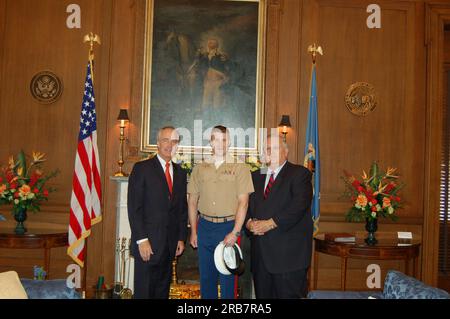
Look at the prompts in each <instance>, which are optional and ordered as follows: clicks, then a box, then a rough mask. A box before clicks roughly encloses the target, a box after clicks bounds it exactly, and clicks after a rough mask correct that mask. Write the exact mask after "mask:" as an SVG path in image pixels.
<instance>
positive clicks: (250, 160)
mask: <svg viewBox="0 0 450 319" xmlns="http://www.w3.org/2000/svg"><path fill="white" fill-rule="evenodd" d="M245 163H246V164H247V165H248V166H249V167H250V171H251V172H252V173H253V172H255V171H257V170H258V169H260V168H261V166H262V163H261V161H260V160H259V157H257V156H246V157H245Z"/></svg>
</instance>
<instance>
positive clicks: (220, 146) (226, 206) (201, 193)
mask: <svg viewBox="0 0 450 319" xmlns="http://www.w3.org/2000/svg"><path fill="white" fill-rule="evenodd" d="M210 143H211V147H212V149H213V155H212V156H211V157H210V158H207V159H206V160H205V161H204V162H203V163H199V164H197V165H196V166H195V167H194V169H193V171H192V174H191V177H190V180H189V184H188V190H187V191H188V193H189V221H190V224H191V237H190V243H191V245H192V247H194V248H198V257H199V268H200V293H201V295H202V298H204V299H217V298H218V291H217V282H218V279H219V282H220V288H221V298H222V299H233V298H234V283H235V276H233V275H223V274H220V273H219V272H218V270H217V269H216V267H215V264H214V250H215V248H216V247H217V245H218V244H219V243H220V242H221V241H223V242H224V243H225V245H227V246H233V245H234V244H235V243H236V241H237V240H238V238H239V237H240V235H241V229H242V226H243V224H244V221H245V217H246V213H247V208H248V199H249V194H250V193H252V192H253V191H254V189H253V182H252V178H251V174H250V169H249V168H248V166H247V165H246V164H245V163H243V162H239V161H238V160H237V159H236V158H235V157H233V156H231V155H230V154H228V149H229V146H230V137H229V132H228V130H227V129H226V128H225V127H223V126H216V127H214V128H213V130H212V133H211V141H210Z"/></svg>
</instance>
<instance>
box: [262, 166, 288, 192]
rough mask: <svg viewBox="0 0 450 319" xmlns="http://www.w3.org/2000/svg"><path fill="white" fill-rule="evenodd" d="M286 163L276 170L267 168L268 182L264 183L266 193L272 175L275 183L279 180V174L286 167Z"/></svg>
mask: <svg viewBox="0 0 450 319" xmlns="http://www.w3.org/2000/svg"><path fill="white" fill-rule="evenodd" d="M286 162H287V161H284V163H283V164H281V165H280V166H278V167H277V168H276V169H275V170H271V169H270V168H269V167H268V168H267V175H266V182H265V183H264V191H265V190H266V187H267V184H269V180H270V175H272V173H273V180H274V181H275V180H276V179H277V176H278V173H280V171H281V169H282V168H283V166H284V165H286Z"/></svg>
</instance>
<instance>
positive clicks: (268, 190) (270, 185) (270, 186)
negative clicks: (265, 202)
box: [264, 173, 275, 199]
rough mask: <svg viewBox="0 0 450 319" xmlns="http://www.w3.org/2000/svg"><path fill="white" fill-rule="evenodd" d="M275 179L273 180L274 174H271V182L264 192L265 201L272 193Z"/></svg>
mask: <svg viewBox="0 0 450 319" xmlns="http://www.w3.org/2000/svg"><path fill="white" fill-rule="evenodd" d="M274 181H275V179H274V178H273V173H272V174H270V178H269V182H268V183H267V186H266V189H265V190H264V199H267V197H268V196H269V193H270V189H271V188H272V185H273V183H274Z"/></svg>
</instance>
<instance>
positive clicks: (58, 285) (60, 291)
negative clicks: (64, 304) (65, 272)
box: [20, 278, 81, 299]
mask: <svg viewBox="0 0 450 319" xmlns="http://www.w3.org/2000/svg"><path fill="white" fill-rule="evenodd" d="M20 282H21V283H22V286H23V288H24V289H25V292H26V293H27V296H28V299H81V295H80V293H78V292H77V291H76V290H75V289H71V288H68V287H67V284H66V280H65V279H53V280H33V279H24V278H21V279H20Z"/></svg>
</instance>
